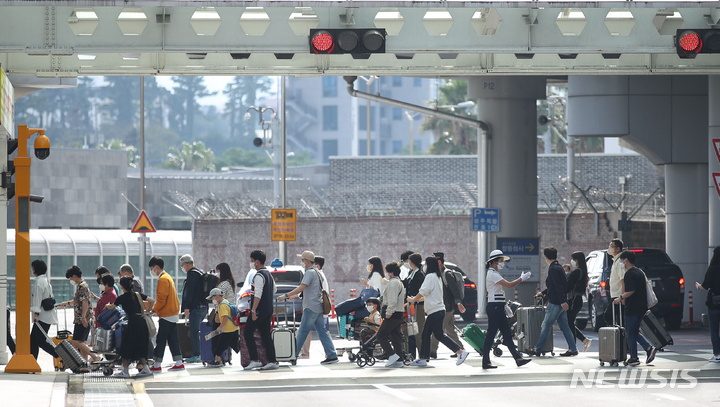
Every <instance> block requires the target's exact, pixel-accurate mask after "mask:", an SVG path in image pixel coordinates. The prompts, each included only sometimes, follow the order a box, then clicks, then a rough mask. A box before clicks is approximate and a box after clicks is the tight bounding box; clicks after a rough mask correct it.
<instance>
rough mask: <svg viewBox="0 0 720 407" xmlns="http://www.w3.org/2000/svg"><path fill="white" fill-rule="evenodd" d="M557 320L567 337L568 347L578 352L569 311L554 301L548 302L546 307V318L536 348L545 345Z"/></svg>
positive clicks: (538, 348)
mask: <svg viewBox="0 0 720 407" xmlns="http://www.w3.org/2000/svg"><path fill="white" fill-rule="evenodd" d="M555 321H557V323H558V326H559V327H560V330H561V331H562V333H563V336H564V337H565V341H566V342H567V344H568V348H569V349H570V350H571V351H573V352H577V346H575V337H573V333H572V330H570V325H568V320H567V312H565V310H564V309H562V307H561V306H559V305H555V304H552V303H548V305H547V308H546V309H545V319H543V322H542V329H541V330H540V337H539V338H538V341H537V344H536V345H535V349H536V350H538V351H539V350H540V349H542V347H543V346H544V345H545V342H547V340H548V338H549V337H550V330H551V329H552V325H553V323H555Z"/></svg>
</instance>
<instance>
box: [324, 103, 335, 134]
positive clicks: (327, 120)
mask: <svg viewBox="0 0 720 407" xmlns="http://www.w3.org/2000/svg"><path fill="white" fill-rule="evenodd" d="M337 111H338V110H337V106H323V127H322V129H323V131H335V130H337V129H338V117H337Z"/></svg>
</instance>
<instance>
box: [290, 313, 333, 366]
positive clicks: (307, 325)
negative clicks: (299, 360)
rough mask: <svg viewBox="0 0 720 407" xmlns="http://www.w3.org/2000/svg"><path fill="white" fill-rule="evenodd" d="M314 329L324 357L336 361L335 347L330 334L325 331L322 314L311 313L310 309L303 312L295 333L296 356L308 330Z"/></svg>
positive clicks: (298, 354)
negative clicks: (323, 351)
mask: <svg viewBox="0 0 720 407" xmlns="http://www.w3.org/2000/svg"><path fill="white" fill-rule="evenodd" d="M312 327H315V330H316V331H317V333H318V336H319V337H320V343H322V346H323V349H325V355H326V356H327V358H328V359H336V358H337V353H336V352H335V346H334V345H333V343H332V339H331V338H330V334H329V333H328V331H327V329H325V318H324V317H323V314H322V312H313V311H312V310H311V309H310V308H305V309H304V310H303V315H302V320H301V321H300V328H298V333H297V347H296V349H297V350H296V354H297V356H300V350H301V349H302V346H303V344H304V343H305V339H307V336H308V333H310V329H311V328H312Z"/></svg>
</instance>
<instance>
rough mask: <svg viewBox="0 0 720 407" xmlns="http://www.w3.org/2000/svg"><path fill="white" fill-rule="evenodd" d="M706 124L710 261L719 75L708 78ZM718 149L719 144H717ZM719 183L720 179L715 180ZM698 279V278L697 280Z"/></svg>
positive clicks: (716, 223) (716, 211)
mask: <svg viewBox="0 0 720 407" xmlns="http://www.w3.org/2000/svg"><path fill="white" fill-rule="evenodd" d="M708 106H709V109H708V110H709V113H708V124H709V129H708V130H709V131H708V134H709V145H708V172H709V174H708V177H707V180H708V188H707V189H708V211H709V218H708V219H709V222H708V225H709V235H708V257H707V262H708V263H709V262H710V258H711V257H712V250H713V248H715V247H717V246H720V192H719V191H717V190H716V187H715V176H713V174H720V157H718V154H717V153H716V151H715V148H716V146H715V143H714V142H713V139H720V76H710V77H709V78H708ZM717 148H718V149H720V146H717ZM717 182H718V184H720V179H718V180H717ZM698 281H700V280H698Z"/></svg>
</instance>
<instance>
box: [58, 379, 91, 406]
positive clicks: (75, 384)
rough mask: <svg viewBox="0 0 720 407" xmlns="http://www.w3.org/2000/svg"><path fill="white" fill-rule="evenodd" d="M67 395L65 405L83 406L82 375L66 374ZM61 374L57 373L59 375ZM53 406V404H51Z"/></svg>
mask: <svg viewBox="0 0 720 407" xmlns="http://www.w3.org/2000/svg"><path fill="white" fill-rule="evenodd" d="M64 374H65V375H66V376H67V395H66V396H65V407H83V406H84V404H85V393H84V391H85V390H84V389H83V380H84V378H83V376H84V375H81V374H72V375H71V374H68V373H64ZM61 375H62V374H58V376H61ZM53 407H54V406H53Z"/></svg>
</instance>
